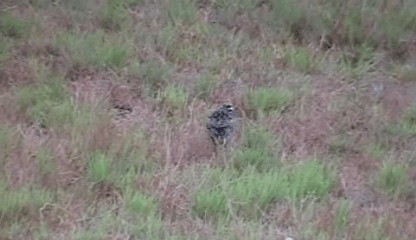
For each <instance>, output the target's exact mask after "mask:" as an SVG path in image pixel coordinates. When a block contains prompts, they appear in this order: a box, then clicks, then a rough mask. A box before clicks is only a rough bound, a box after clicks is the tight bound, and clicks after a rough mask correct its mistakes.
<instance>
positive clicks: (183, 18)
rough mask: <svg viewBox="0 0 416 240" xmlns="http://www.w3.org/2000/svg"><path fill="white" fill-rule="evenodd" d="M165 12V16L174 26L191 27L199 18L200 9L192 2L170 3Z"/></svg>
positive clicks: (172, 0)
mask: <svg viewBox="0 0 416 240" xmlns="http://www.w3.org/2000/svg"><path fill="white" fill-rule="evenodd" d="M164 10H165V16H166V17H168V20H169V21H170V22H171V23H172V24H174V25H191V24H194V23H195V22H196V20H197V17H198V9H197V7H196V5H195V1H192V0H171V1H168V3H167V4H166V6H165V8H164Z"/></svg>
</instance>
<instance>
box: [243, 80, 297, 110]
mask: <svg viewBox="0 0 416 240" xmlns="http://www.w3.org/2000/svg"><path fill="white" fill-rule="evenodd" d="M293 97H294V94H293V92H292V91H290V90H288V89H278V88H266V87H260V88H256V89H251V90H249V91H248V92H247V93H246V95H245V102H246V105H247V108H248V111H249V112H250V113H251V115H252V116H259V115H260V116H261V115H262V114H266V115H268V114H270V113H272V112H279V111H282V110H283V109H284V107H286V106H287V104H288V103H289V102H290V101H291V100H292V99H293Z"/></svg>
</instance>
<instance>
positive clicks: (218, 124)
mask: <svg viewBox="0 0 416 240" xmlns="http://www.w3.org/2000/svg"><path fill="white" fill-rule="evenodd" d="M236 118H237V115H236V112H235V109H234V107H233V106H232V105H231V104H224V105H222V106H221V107H220V108H219V109H217V110H215V111H214V112H212V113H211V115H210V116H209V117H208V123H207V129H208V131H209V134H210V137H211V139H212V141H213V142H214V144H215V145H223V146H227V144H228V143H229V142H230V140H231V136H232V134H233V131H234V128H235V121H236Z"/></svg>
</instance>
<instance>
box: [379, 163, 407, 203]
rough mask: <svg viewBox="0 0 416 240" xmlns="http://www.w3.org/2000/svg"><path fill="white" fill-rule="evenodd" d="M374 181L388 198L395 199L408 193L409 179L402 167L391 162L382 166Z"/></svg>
mask: <svg viewBox="0 0 416 240" xmlns="http://www.w3.org/2000/svg"><path fill="white" fill-rule="evenodd" d="M376 180H377V184H378V186H379V188H380V189H381V190H382V191H383V192H384V193H385V194H386V195H387V196H389V197H392V198H397V197H400V196H402V195H403V194H405V193H406V192H407V191H408V187H409V179H408V176H407V171H406V168H405V167H404V166H403V165H398V164H395V163H392V162H388V163H385V164H383V167H382V168H381V169H380V172H379V173H378V174H377V178H376Z"/></svg>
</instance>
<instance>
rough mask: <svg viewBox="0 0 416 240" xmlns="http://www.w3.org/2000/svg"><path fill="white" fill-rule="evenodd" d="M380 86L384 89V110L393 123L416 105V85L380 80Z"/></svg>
mask: <svg viewBox="0 0 416 240" xmlns="http://www.w3.org/2000/svg"><path fill="white" fill-rule="evenodd" d="M378 85H379V86H380V87H381V88H382V92H381V103H382V105H383V109H385V113H386V115H387V116H388V118H389V119H390V120H392V121H395V120H398V119H400V117H401V116H402V114H403V112H404V111H405V110H406V109H407V108H408V107H409V106H411V104H415V103H416V83H412V82H406V83H404V82H399V81H395V80H390V81H387V80H384V81H383V80H379V81H378Z"/></svg>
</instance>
